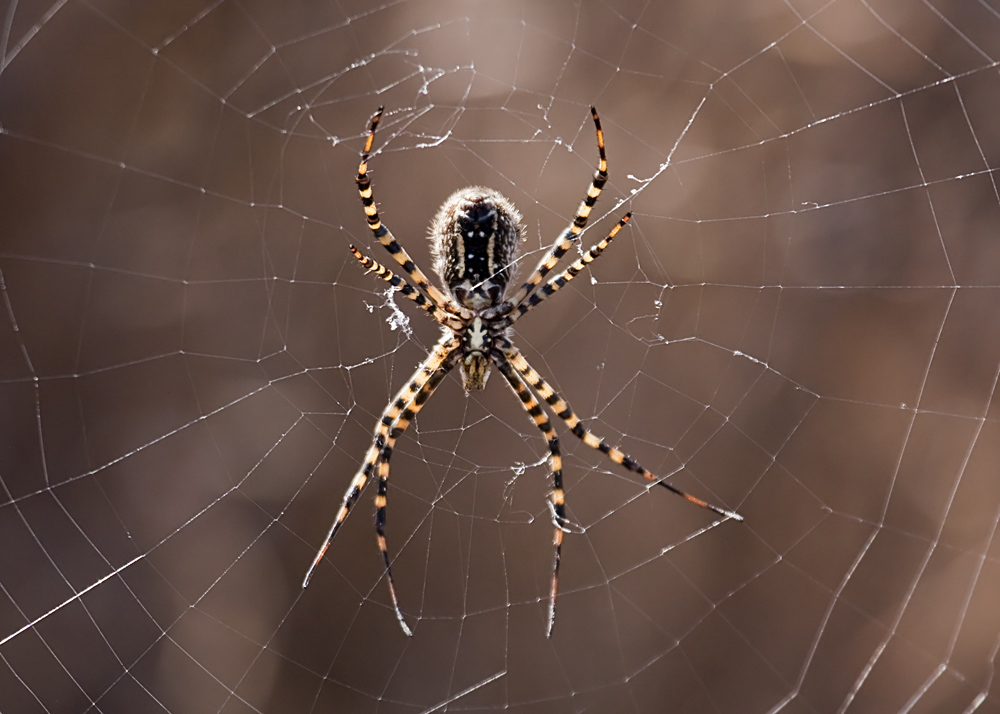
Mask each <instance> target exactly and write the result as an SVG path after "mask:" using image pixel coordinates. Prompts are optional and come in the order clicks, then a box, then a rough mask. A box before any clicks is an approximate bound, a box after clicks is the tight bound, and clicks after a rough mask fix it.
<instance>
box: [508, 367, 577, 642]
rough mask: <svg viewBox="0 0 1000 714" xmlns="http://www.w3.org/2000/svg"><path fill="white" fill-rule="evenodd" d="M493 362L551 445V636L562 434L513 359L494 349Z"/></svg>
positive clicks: (561, 512) (562, 501)
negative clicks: (546, 414)
mask: <svg viewBox="0 0 1000 714" xmlns="http://www.w3.org/2000/svg"><path fill="white" fill-rule="evenodd" d="M492 357H493V362H494V364H496V366H497V368H498V369H499V370H500V373H501V374H502V375H503V376H504V377H505V378H506V380H507V384H509V385H510V388H511V389H513V390H514V394H516V395H517V396H518V398H519V399H520V400H521V406H523V407H524V410H525V411H526V412H528V416H530V417H531V420H532V421H533V422H535V426H537V427H538V429H539V430H540V431H541V432H542V434H543V435H544V436H545V441H546V443H547V444H548V448H549V466H550V468H551V469H552V493H551V494H550V495H549V501H550V503H551V506H552V520H553V522H554V524H555V535H554V536H553V537H552V545H553V546H555V549H556V552H555V560H554V563H553V566H552V587H551V588H550V590H549V624H548V627H547V629H546V631H545V636H546V637H552V628H553V627H554V626H555V624H556V595H557V594H558V592H559V561H560V560H561V558H562V541H563V533H564V532H566V531H567V527H566V498H565V493H564V492H563V481H562V455H561V453H560V451H559V437H558V436H557V435H556V431H555V429H553V428H552V422H550V421H549V418H548V417H547V416H545V412H544V411H543V410H542V407H541V405H539V403H538V400H536V399H535V398H534V396H532V394H531V390H530V389H528V386H527V385H526V384H525V383H524V380H522V379H521V377H520V376H518V374H517V372H516V371H515V370H514V368H513V367H511V365H510V362H508V361H507V359H506V358H505V357H504V356H503V354H502V353H500V352H497V351H494V352H493V354H492Z"/></svg>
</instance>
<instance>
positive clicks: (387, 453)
mask: <svg viewBox="0 0 1000 714" xmlns="http://www.w3.org/2000/svg"><path fill="white" fill-rule="evenodd" d="M590 111H591V116H592V118H593V121H594V126H595V128H596V131H597V149H598V152H599V154H600V161H599V163H598V169H597V172H596V173H595V174H594V178H593V181H592V182H591V185H590V188H589V189H588V191H587V197H586V198H585V199H584V200H583V202H582V203H581V204H580V207H579V209H577V212H576V216H575V217H574V219H573V222H572V223H571V224H570V225H569V226H568V227H567V228H566V229H565V230H564V231H563V232H562V233H561V234H560V236H559V238H558V239H556V241H555V243H553V245H552V246H551V247H550V248H549V250H548V252H547V253H546V254H545V256H544V257H543V258H542V260H541V261H540V262H539V264H538V266H537V267H536V268H535V270H534V272H533V273H532V274H531V275H530V276H529V277H528V279H527V280H526V281H525V282H524V283H523V284H522V285H521V287H520V288H519V289H518V290H517V291H516V292H515V293H514V294H513V295H512V296H511V297H509V298H506V299H504V295H505V294H506V291H507V286H508V283H509V281H510V279H511V277H512V275H513V270H514V268H513V266H514V260H515V258H516V254H517V249H518V246H519V243H520V242H521V232H522V227H521V215H520V214H519V213H518V212H517V209H516V208H514V206H513V204H511V203H510V201H508V200H507V199H506V198H504V197H503V196H502V195H500V194H499V193H497V192H496V191H494V190H492V189H489V188H484V187H482V186H470V187H468V188H464V189H461V190H459V191H456V192H455V193H453V194H452V195H451V196H449V197H448V199H447V200H446V201H445V202H444V204H442V206H441V208H440V209H439V210H438V212H437V215H436V216H435V218H434V220H433V222H432V223H431V229H430V240H431V250H432V253H433V257H434V271H435V273H437V275H438V277H439V278H440V279H441V282H442V284H443V285H444V287H445V290H446V291H447V292H442V291H441V290H440V289H439V288H437V287H436V286H434V285H433V284H431V283H430V282H429V281H428V280H427V277H426V276H425V275H424V273H423V272H422V271H421V270H420V268H418V267H417V266H416V265H415V264H414V262H413V261H412V260H411V259H410V256H409V255H408V254H407V253H406V250H405V249H404V248H403V247H402V246H401V245H400V244H399V243H398V242H397V241H396V239H395V238H394V237H393V235H392V233H390V232H389V229H388V228H386V227H385V225H384V224H383V223H382V222H381V220H380V219H379V215H378V209H377V208H376V206H375V201H374V198H373V194H372V188H371V179H370V178H369V176H368V159H369V156H370V154H371V149H372V144H373V142H374V140H375V130H376V129H377V128H378V123H379V120H380V119H381V117H382V108H381V107H380V108H379V110H378V112H376V113H375V115H374V116H373V117H372V118H371V123H370V125H369V128H368V138H367V140H366V142H365V146H364V150H363V151H362V153H361V163H360V165H359V166H358V175H357V179H356V180H357V184H358V191H359V192H360V194H361V201H362V203H363V204H364V209H365V214H366V215H367V217H368V227H369V228H370V229H371V231H372V233H373V235H374V236H375V238H376V239H377V240H378V242H379V243H381V244H382V245H383V246H384V247H385V248H386V249H387V250H388V251H389V253H390V255H392V257H393V258H394V259H395V261H396V262H397V263H398V264H399V266H400V267H401V268H402V270H403V272H404V273H406V276H407V277H405V278H404V277H402V276H398V275H395V274H394V273H393V272H392V271H390V270H389V269H388V268H386V267H385V266H383V265H380V264H379V263H377V262H375V261H374V260H372V259H371V258H370V257H368V256H365V255H363V254H362V253H360V252H359V251H358V250H357V249H356V248H355V247H354V246H353V245H352V246H350V250H351V252H352V253H353V254H354V257H355V258H356V259H357V260H358V262H359V263H361V265H362V266H363V267H364V268H366V269H367V270H368V271H369V272H373V273H375V274H376V275H378V276H379V277H381V278H382V279H383V280H385V281H386V282H388V283H389V284H390V285H392V286H393V287H394V288H396V289H397V290H398V291H399V292H400V293H401V294H402V295H403V296H405V297H406V298H408V299H409V300H412V301H413V302H414V303H416V304H417V306H418V307H420V308H421V309H422V310H424V311H425V312H427V313H428V314H429V315H430V316H431V317H432V318H434V319H435V320H436V321H437V322H438V323H439V324H440V325H441V327H442V333H443V334H442V335H441V339H440V340H438V342H437V344H436V345H435V346H434V349H432V350H431V352H430V354H429V355H428V356H427V358H426V359H425V360H424V361H423V362H422V363H421V364H420V366H419V367H418V368H417V371H416V372H414V374H413V376H412V377H411V378H410V379H409V380H408V381H407V383H406V384H405V385H404V386H403V388H402V389H400V391H399V392H398V393H397V394H396V396H395V398H394V399H393V400H392V401H390V402H389V404H388V406H387V407H386V408H385V410H384V411H383V412H382V416H381V418H380V419H379V421H378V423H377V425H376V427H375V433H374V439H373V441H372V445H371V447H369V449H368V452H367V454H366V455H365V460H364V463H363V464H362V466H361V468H360V470H359V471H358V473H357V474H356V475H355V476H354V479H353V480H352V481H351V484H350V486H349V487H348V489H347V492H346V493H345V494H344V499H343V501H342V503H341V506H340V510H339V511H338V512H337V516H336V518H335V519H334V521H333V524H332V525H331V526H330V530H329V532H328V533H327V536H326V540H325V541H324V543H323V545H322V547H320V549H319V552H318V553H317V554H316V557H315V558H314V559H313V562H312V565H311V566H310V567H309V570H308V571H307V572H306V575H305V579H304V580H303V582H302V587H305V586H306V585H308V584H309V580H310V579H311V578H312V575H313V572H314V571H315V569H316V567H317V566H318V565H319V562H320V561H321V560H322V559H323V555H324V554H325V553H326V550H327V548H329V547H330V542H331V541H332V540H333V538H334V536H335V535H336V534H337V531H338V530H339V528H340V526H341V525H342V524H343V522H344V520H345V519H346V518H347V515H348V513H349V511H350V509H351V508H352V506H353V505H354V503H355V502H356V501H357V499H358V496H360V494H361V491H362V489H364V487H365V486H366V485H367V484H368V482H369V481H370V480H372V479H373V478H377V479H378V493H377V494H376V496H375V508H376V512H375V529H376V531H377V533H378V547H379V551H381V553H382V558H383V560H384V562H385V573H386V581H387V582H388V584H389V593H390V595H391V597H392V604H393V607H394V608H395V611H396V618H397V619H398V620H399V624H400V627H402V629H403V632H405V633H406V634H407V635H408V636H411V635H412V634H413V633H412V631H411V630H410V628H409V626H408V625H407V624H406V620H405V618H404V617H403V613H402V610H401V609H400V607H399V600H398V598H397V597H396V587H395V583H394V582H393V578H392V567H391V559H390V557H389V550H388V547H387V545H386V540H385V506H386V490H387V487H388V478H389V460H390V458H391V457H392V449H393V446H394V445H395V442H396V440H397V439H398V438H399V437H400V436H401V435H402V434H403V432H404V431H406V428H407V427H408V426H409V425H410V422H412V421H413V419H414V417H415V416H416V415H417V413H418V412H419V411H420V409H421V408H422V407H423V405H424V404H425V403H426V401H427V399H428V398H429V397H430V396H431V394H432V393H433V392H434V390H435V388H436V387H437V386H438V384H440V383H441V380H442V379H444V377H445V375H447V374H448V372H449V371H451V370H452V369H453V368H454V367H455V366H456V365H457V366H458V367H459V369H460V371H461V373H462V382H463V386H464V387H465V390H466V391H467V392H472V391H476V390H480V389H483V388H484V387H485V386H486V380H487V378H488V377H489V374H490V370H491V368H492V367H496V368H497V370H498V371H499V372H500V374H502V375H503V377H504V379H505V380H506V381H507V384H508V385H509V386H510V388H511V389H512V390H513V391H514V393H515V394H516V395H517V396H518V398H519V399H520V401H521V405H522V406H523V407H524V410H525V411H526V412H527V413H528V415H529V416H530V417H531V419H532V421H534V423H535V425H536V426H537V427H538V429H539V430H540V431H541V432H542V434H543V435H544V437H545V439H546V441H547V442H548V451H549V466H550V469H551V472H552V491H551V492H550V494H549V500H550V510H551V512H552V518H553V524H554V526H555V534H554V536H553V545H554V547H555V561H554V565H553V569H552V584H551V589H550V591H549V615H548V625H547V629H546V636H547V637H551V636H552V629H553V626H554V625H555V614H556V609H555V608H556V595H557V593H558V586H559V561H560V556H561V552H562V539H563V533H564V532H567V531H568V521H567V520H566V509H565V498H564V493H563V484H562V457H561V455H560V450H559V438H558V436H557V435H556V432H555V429H553V427H552V423H551V422H550V421H549V418H548V417H547V416H546V413H545V411H544V410H543V409H542V407H541V405H540V404H539V401H538V399H536V397H535V394H537V395H538V396H539V397H541V399H542V400H544V401H545V402H546V404H548V405H549V407H550V409H551V410H552V411H553V412H554V413H555V414H556V416H558V417H559V418H560V419H562V420H563V421H564V422H565V423H566V425H567V426H568V427H569V429H570V431H571V432H572V433H573V434H574V435H575V436H577V437H578V438H580V439H581V440H582V441H583V443H585V444H586V445H587V446H589V447H591V448H593V449H596V450H598V451H600V452H601V453H603V454H605V455H606V456H607V457H608V458H609V459H611V460H612V461H613V462H615V463H616V464H620V465H622V466H623V467H625V468H626V469H628V470H629V471H632V472H634V473H637V474H640V475H641V476H643V477H645V478H646V479H648V480H650V481H651V482H653V483H655V484H658V485H660V486H663V487H664V488H666V489H668V490H670V491H671V492H673V493H675V494H677V495H679V496H682V497H683V498H685V499H687V500H688V501H690V502H692V503H694V504H696V505H698V506H701V507H702V508H707V509H709V510H711V511H713V512H715V513H717V514H719V515H721V516H724V517H726V518H732V519H735V520H740V521H741V520H743V518H742V516H740V515H739V514H738V513H735V512H734V511H730V510H727V509H724V508H721V507H719V506H715V505H712V504H710V503H707V502H706V501H703V500H701V499H699V498H696V497H694V496H691V495H690V494H687V493H685V492H683V491H681V490H679V489H677V488H675V487H674V486H672V485H670V484H669V483H666V482H665V481H661V480H660V479H659V478H657V477H656V476H655V475H654V474H652V473H650V472H649V471H647V470H646V469H645V468H643V467H642V466H641V465H640V464H639V463H637V462H636V461H635V459H633V458H632V457H631V456H629V455H627V454H625V453H623V452H622V451H620V450H619V449H617V448H615V447H613V446H610V445H609V444H607V443H606V442H605V441H604V440H603V439H601V438H600V437H598V436H595V435H594V434H593V433H591V432H590V431H588V430H587V429H586V428H584V427H583V425H582V424H581V423H580V420H579V419H578V418H577V417H576V415H575V414H574V413H573V410H572V409H571V408H570V406H569V404H567V403H566V402H565V401H563V400H562V399H561V398H560V397H559V395H558V394H556V393H555V392H554V391H553V390H552V388H551V387H550V386H549V385H548V383H547V382H546V381H545V380H544V379H543V378H542V377H541V376H540V375H539V374H538V372H536V371H535V370H534V369H533V368H532V367H531V365H529V364H528V362H527V360H525V358H524V356H523V355H522V354H521V352H520V351H519V350H518V349H517V347H515V346H514V343H513V325H514V323H515V322H516V321H517V320H518V319H519V318H520V317H521V316H523V315H524V314H525V313H527V312H528V311H530V310H531V309H533V308H534V307H536V306H537V305H538V304H539V303H541V302H542V301H543V300H545V299H546V298H548V297H550V296H551V295H552V294H553V293H555V292H556V291H557V290H559V289H560V288H562V287H563V286H565V285H566V283H568V282H569V281H571V280H572V279H573V278H575V277H576V276H577V275H578V274H579V273H580V272H582V271H583V270H584V269H585V268H586V267H587V266H588V265H590V263H592V262H593V261H594V260H595V259H597V257H598V256H600V255H601V253H603V252H604V250H605V249H606V248H607V247H608V245H609V244H610V243H611V241H612V240H614V238H615V236H616V235H617V234H618V232H619V231H620V230H621V229H622V227H623V226H624V225H625V224H626V223H627V222H628V220H629V218H630V217H631V214H630V213H626V214H625V215H624V216H623V217H622V218H621V219H620V220H619V221H618V223H617V224H616V225H615V226H614V228H612V229H611V231H610V232H609V233H608V235H607V236H605V237H604V238H603V239H602V240H601V241H600V242H598V243H596V244H594V245H593V246H591V248H590V249H589V250H588V251H587V252H586V253H584V254H583V256H582V257H581V258H579V259H578V260H576V261H575V262H574V263H572V264H571V265H570V266H569V267H568V268H566V269H565V270H564V271H563V272H562V273H560V274H559V275H557V276H555V277H553V278H551V279H549V280H548V281H547V282H546V283H545V284H544V285H542V281H543V280H545V277H546V276H547V275H548V274H549V273H550V272H551V271H552V269H553V268H554V267H555V266H556V265H557V264H558V262H559V260H560V259H561V258H562V257H563V256H564V255H565V254H566V252H567V251H568V250H569V249H570V247H572V246H573V244H574V243H575V241H576V240H577V237H578V236H579V235H580V233H581V231H582V230H583V228H584V226H586V224H587V219H588V217H589V216H590V212H591V210H592V209H593V206H594V204H595V203H596V202H597V198H598V196H600V194H601V190H602V189H603V187H604V184H605V182H606V181H607V178H608V173H607V159H606V156H605V152H604V134H603V132H602V130H601V122H600V118H599V117H598V115H597V110H596V109H594V108H593V107H591V110H590ZM539 285H541V288H540V289H538V288H539ZM536 289H538V290H537V292H536Z"/></svg>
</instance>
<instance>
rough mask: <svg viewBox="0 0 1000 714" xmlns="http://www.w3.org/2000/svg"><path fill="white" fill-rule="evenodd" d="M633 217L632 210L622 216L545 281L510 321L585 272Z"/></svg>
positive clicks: (513, 313)
mask: <svg viewBox="0 0 1000 714" xmlns="http://www.w3.org/2000/svg"><path fill="white" fill-rule="evenodd" d="M631 217H632V213H631V212H629V213H626V214H625V215H624V216H622V218H621V220H619V221H618V223H616V224H615V227H614V228H612V229H611V232H610V233H608V235H607V236H606V237H605V238H603V239H602V240H601V241H600V242H599V243H595V244H594V245H592V246H590V250H588V251H587V252H586V253H584V254H583V256H582V257H581V258H580V259H578V260H576V261H574V263H573V264H572V265H570V266H569V267H568V268H566V270H564V271H563V272H562V273H560V274H559V275H557V276H556V277H554V278H552V279H551V280H549V282H547V283H545V285H543V286H542V288H541V290H539V291H538V292H537V293H532V294H531V296H530V297H528V298H527V299H526V300H524V301H522V302H521V303H520V304H519V305H518V306H517V308H516V309H515V310H514V311H513V312H512V313H511V315H510V317H509V319H508V320H509V322H510V323H511V324H513V323H514V322H515V321H517V319H518V318H519V317H521V315H523V314H524V313H526V312H528V310H530V309H532V308H533V307H535V306H536V305H538V303H540V302H542V301H543V300H544V299H545V298H547V297H550V296H551V295H552V294H553V293H554V292H556V291H557V290H559V289H560V288H562V287H564V286H565V285H566V283H568V282H569V281H570V280H572V279H573V278H575V277H576V276H577V275H579V274H580V273H581V272H583V270H584V268H586V267H587V266H589V265H590V264H591V263H593V262H594V261H595V260H597V258H599V257H600V255H601V254H602V253H603V252H604V250H605V248H607V247H608V246H609V245H610V244H611V241H613V240H614V239H615V236H616V235H618V231H620V230H621V229H622V227H623V226H624V225H625V224H626V223H628V220H629V218H631Z"/></svg>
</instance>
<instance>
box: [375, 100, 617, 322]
mask: <svg viewBox="0 0 1000 714" xmlns="http://www.w3.org/2000/svg"><path fill="white" fill-rule="evenodd" d="M590 115H591V117H593V119H594V127H595V128H596V129H597V151H598V153H599V154H600V161H599V162H598V164H597V172H596V173H595V174H594V179H593V181H591V184H590V188H589V189H588V190H587V197H586V198H585V199H583V202H582V203H581V204H580V207H579V208H578V209H577V211H576V216H575V217H574V218H573V222H572V223H571V224H570V225H569V227H568V228H566V230H564V231H563V232H562V234H561V235H560V236H559V237H558V238H557V239H556V242H555V243H553V245H552V247H551V248H549V251H548V252H547V253H546V254H545V256H544V257H543V258H542V260H541V262H539V263H538V267H537V268H535V272H534V273H532V274H531V276H530V277H529V278H528V280H527V281H526V282H525V283H524V285H522V286H521V289H520V290H518V291H517V292H516V293H515V294H514V295H513V296H512V297H511V298H510V299H509V300H507V303H508V304H510V305H511V306H514V307H516V306H517V305H520V304H521V302H522V301H523V300H524V299H525V298H526V297H528V295H530V294H531V292H532V291H533V290H534V289H535V288H536V287H538V285H539V284H540V283H541V282H542V280H544V279H545V276H546V275H548V273H549V271H550V270H552V268H554V267H555V266H556V263H558V262H559V260H560V259H561V258H562V257H563V256H564V255H566V251H568V250H569V248H570V246H571V245H573V241H574V240H575V239H576V237H577V236H578V235H580V231H582V230H583V228H584V226H586V225H587V219H588V218H589V217H590V212H591V210H593V208H594V204H595V203H597V197H598V196H600V195H601V190H602V189H603V188H604V184H605V183H607V181H608V158H607V156H606V155H605V154H604V132H603V131H602V130H601V118H600V117H599V116H597V110H596V109H595V108H594V107H591V108H590ZM366 210H367V209H366ZM369 221H371V219H370V218H369Z"/></svg>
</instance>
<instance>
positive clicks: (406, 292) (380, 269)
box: [349, 245, 462, 332]
mask: <svg viewBox="0 0 1000 714" xmlns="http://www.w3.org/2000/svg"><path fill="white" fill-rule="evenodd" d="M349 248H350V250H351V252H352V253H353V254H354V257H355V258H357V259H358V262H359V263H361V266H362V267H363V268H365V269H366V270H367V271H368V272H369V273H375V274H376V275H377V276H379V277H380V278H382V280H384V281H386V282H387V283H389V284H390V285H392V287H394V288H396V289H397V290H399V293H400V294H401V295H402V296H403V297H405V298H408V299H409V300H412V301H413V302H415V303H416V304H417V306H418V307H420V308H421V309H422V310H425V311H426V312H427V313H428V314H429V315H430V316H431V317H433V318H434V319H435V320H437V321H438V322H439V323H441V324H442V325H446V326H447V327H450V328H451V329H453V330H455V331H456V332H457V331H458V330H461V329H462V322H461V320H459V319H458V318H457V317H455V316H454V315H451V314H449V313H447V312H445V311H444V310H442V309H441V308H439V307H438V306H437V305H435V304H434V303H433V302H431V301H430V300H428V299H427V298H426V297H425V296H424V294H423V293H422V292H420V291H419V290H417V289H416V288H415V287H413V286H412V285H410V284H409V283H408V282H406V279H405V278H401V277H399V276H398V275H396V274H395V273H393V272H392V271H391V270H389V269H388V268H387V267H385V266H384V265H382V264H381V263H377V262H376V261H374V260H372V259H371V258H369V257H368V256H367V255H363V254H362V253H361V252H360V251H359V250H358V249H357V248H355V247H354V246H353V245H352V246H349Z"/></svg>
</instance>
